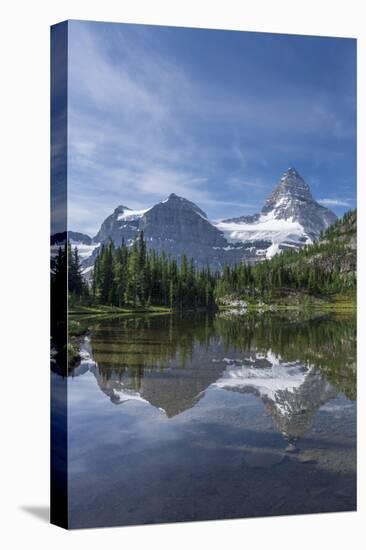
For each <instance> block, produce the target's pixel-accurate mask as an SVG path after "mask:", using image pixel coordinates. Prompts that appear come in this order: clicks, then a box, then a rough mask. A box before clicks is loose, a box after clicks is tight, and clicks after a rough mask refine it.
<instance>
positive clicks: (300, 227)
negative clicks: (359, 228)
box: [216, 168, 337, 258]
mask: <svg viewBox="0 0 366 550" xmlns="http://www.w3.org/2000/svg"><path fill="white" fill-rule="evenodd" d="M336 219H337V217H336V215H335V214H333V212H331V211H330V210H328V209H327V208H324V207H323V206H321V205H320V204H318V203H317V202H316V201H315V199H314V198H313V196H312V194H311V191H310V187H309V185H308V184H307V183H306V182H305V181H304V179H303V178H302V177H301V176H300V174H299V173H298V172H297V170H296V169H295V168H288V169H287V170H286V171H285V172H284V174H283V175H282V177H281V178H280V180H279V182H278V184H277V185H276V187H275V188H274V190H273V191H272V193H271V194H270V195H269V197H268V198H267V200H266V201H265V204H264V206H263V208H262V210H261V212H260V213H259V214H254V215H251V216H241V217H238V218H231V219H228V220H223V221H221V222H218V223H217V224H216V226H217V227H218V229H220V230H221V231H223V233H224V235H225V237H226V238H227V239H228V240H229V241H231V242H242V241H263V240H265V241H268V242H269V246H268V248H267V250H266V251H265V256H266V257H267V258H270V257H272V256H273V255H274V254H277V253H278V252H279V251H280V250H282V249H285V248H299V247H301V246H303V245H304V244H309V243H311V242H313V241H314V240H315V239H316V238H317V237H319V235H320V233H321V231H323V230H324V229H326V228H327V227H328V226H329V225H330V224H331V223H334V222H335V220H336Z"/></svg>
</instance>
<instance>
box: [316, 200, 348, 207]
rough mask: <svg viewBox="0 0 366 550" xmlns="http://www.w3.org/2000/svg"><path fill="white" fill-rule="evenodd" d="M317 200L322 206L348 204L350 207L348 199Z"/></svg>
mask: <svg viewBox="0 0 366 550" xmlns="http://www.w3.org/2000/svg"><path fill="white" fill-rule="evenodd" d="M318 202H319V203H320V204H322V205H323V206H348V207H351V202H350V200H349V199H319V200H318Z"/></svg>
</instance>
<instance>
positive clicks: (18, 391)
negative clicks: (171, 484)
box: [0, 0, 366, 550]
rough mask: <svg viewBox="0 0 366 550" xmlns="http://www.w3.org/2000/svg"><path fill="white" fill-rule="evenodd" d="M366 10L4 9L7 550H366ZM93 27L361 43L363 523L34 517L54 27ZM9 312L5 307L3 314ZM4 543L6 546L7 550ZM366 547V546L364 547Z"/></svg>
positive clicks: (290, 4) (347, 5) (40, 478)
mask: <svg viewBox="0 0 366 550" xmlns="http://www.w3.org/2000/svg"><path fill="white" fill-rule="evenodd" d="M362 4H364V2H362V1H359V2H357V1H356V0H348V1H347V2H346V1H342V2H339V1H338V0H333V1H327V0H317V1H313V0H302V1H300V0H297V1H296V0H292V1H284V0H274V1H270V0H269V1H267V2H265V1H263V0H256V1H255V2H254V1H253V0H251V1H245V0H242V1H240V2H234V1H230V0H225V2H213V1H209V0H207V1H202V0H201V1H198V0H195V1H188V0H185V1H183V0H171V1H170V2H169V1H162V0H161V1H160V0H153V1H150V2H149V1H148V0H146V1H139V0H134V1H132V0H130V1H128V2H123V1H120V2H117V1H115V2H113V1H109V0H99V1H97V0H88V1H84V2H83V1H82V0H80V1H79V0H73V1H68V0H52V1H51V2H44V1H39V0H33V1H26V0H24V1H17V0H13V1H12V2H10V1H8V2H7V3H6V4H5V2H3V3H2V8H1V11H2V14H1V15H2V17H1V32H0V39H1V42H2V44H1V48H0V55H1V58H2V59H1V65H0V77H1V84H0V90H1V101H0V106H1V118H0V124H1V138H2V145H1V164H0V166H1V172H0V173H1V182H0V185H1V187H0V191H1V195H0V197H1V198H0V209H1V213H0V220H1V233H0V235H1V241H0V242H1V271H0V278H1V286H0V288H1V302H0V314H1V316H0V320H1V324H2V327H1V332H0V334H1V340H0V341H1V347H0V359H1V360H0V369H1V371H0V372H1V374H0V388H1V389H0V396H1V397H0V404H1V409H2V410H1V417H0V418H1V432H0V438H1V439H0V441H1V444H0V449H1V451H0V460H1V468H0V472H1V478H2V479H1V485H0V498H1V507H2V510H1V515H0V522H1V529H0V539H1V542H2V547H3V548H5V549H9V548H10V549H12V548H22V547H23V546H24V547H26V548H28V547H30V548H33V547H37V548H39V549H43V548H49V547H51V546H52V548H55V549H58V548H64V547H65V545H67V547H68V548H71V549H72V548H80V545H88V547H89V548H91V549H93V548H100V547H104V548H107V547H110V546H111V545H114V547H125V548H131V547H132V545H133V547H134V548H135V547H139V546H143V545H146V546H148V547H149V548H159V549H164V548H169V549H171V548H174V549H180V548H187V546H188V545H191V547H192V548H196V547H198V546H199V545H201V546H203V545H205V546H206V545H207V546H208V547H209V548H212V549H214V548H222V547H223V546H225V547H227V548H229V547H230V548H235V547H245V546H247V547H253V546H254V547H255V548H262V547H263V548H268V547H270V548H272V549H273V548H274V549H275V548H296V549H297V548H299V549H302V548H306V549H309V548H314V549H318V548H319V549H320V548H325V547H329V548H331V549H332V550H333V549H338V548H342V549H344V548H346V547H349V548H352V549H354V548H357V549H358V548H360V547H361V544H362V543H364V541H362V539H361V536H362V534H363V535H364V537H363V538H365V523H366V515H365V493H366V483H365V467H364V463H365V441H364V439H365V438H364V437H363V434H365V433H366V418H365V406H364V404H363V401H364V399H365V391H364V390H365V383H364V382H365V376H364V375H363V373H362V370H363V369H365V365H364V360H363V357H364V352H365V345H364V342H363V340H365V338H366V331H365V323H364V311H366V310H365V298H364V296H363V294H365V290H366V289H365V284H364V282H365V275H366V269H365V253H364V251H365V246H364V244H363V243H362V241H363V240H364V238H365V224H366V222H365V221H363V220H362V217H364V218H365V181H366V180H365V152H366V145H365V100H366V82H365V72H366V30H365V29H366V26H365V24H364V21H365V18H366V15H364V14H363V13H362ZM64 19H92V20H104V21H121V22H135V23H156V24H170V25H178V26H195V27H199V26H204V27H212V28H226V29H241V30H253V31H268V32H286V33H296V34H320V35H332V36H348V37H356V38H358V61H359V68H358V71H359V72H358V84H359V89H358V98H359V106H358V124H359V126H358V128H359V136H358V151H359V166H358V169H359V170H358V199H359V202H358V208H359V273H360V275H359V281H360V284H359V317H360V318H359V335H361V337H360V338H359V359H358V369H359V414H358V422H359V468H358V471H359V511H358V512H357V513H344V514H326V515H314V516H298V517H291V518H286V517H282V518H271V519H251V520H234V521H221V522H220V521H218V522H208V523H193V524H192V523H191V524H179V525H158V526H150V527H129V528H114V529H95V530H84V531H74V532H66V531H63V530H61V529H59V528H57V527H54V526H50V525H49V524H48V523H47V521H46V520H45V519H44V520H42V519H40V518H39V517H37V516H35V515H34V514H31V513H29V511H28V512H27V511H26V510H25V508H27V507H33V508H34V507H40V508H41V509H43V510H44V509H45V507H46V506H47V505H48V498H49V458H48V456H49V365H48V327H49V324H48V306H49V300H48V254H49V248H48V243H49V26H50V25H51V24H53V23H56V22H59V21H62V20H64ZM4 303H5V307H4V305H3V304H4ZM362 336H363V338H362ZM3 539H4V540H3ZM361 541H362V542H361ZM362 546H363V544H362Z"/></svg>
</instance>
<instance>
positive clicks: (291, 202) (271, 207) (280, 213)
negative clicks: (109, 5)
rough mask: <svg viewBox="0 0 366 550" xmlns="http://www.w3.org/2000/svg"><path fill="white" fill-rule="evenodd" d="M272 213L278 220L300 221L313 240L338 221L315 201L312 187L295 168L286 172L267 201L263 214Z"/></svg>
mask: <svg viewBox="0 0 366 550" xmlns="http://www.w3.org/2000/svg"><path fill="white" fill-rule="evenodd" d="M271 211H273V212H274V214H275V217H276V219H282V220H286V219H289V218H293V219H294V220H296V221H298V222H299V223H300V224H301V225H302V226H303V227H304V230H305V232H306V233H307V234H308V235H310V236H311V237H313V238H317V237H319V235H320V233H321V232H322V231H324V230H325V229H327V227H329V225H331V224H332V223H334V222H335V221H336V219H337V216H336V215H335V214H334V213H333V212H332V211H331V210H329V209H328V208H325V207H324V206H321V205H320V204H319V203H317V202H316V201H315V200H314V198H313V196H312V194H311V191H310V187H309V186H308V184H307V183H305V181H304V180H303V178H302V177H301V176H300V174H299V173H298V172H297V171H296V170H295V169H294V168H289V169H288V170H286V172H285V173H284V174H283V176H282V178H281V179H280V181H279V183H278V185H277V186H276V187H275V189H274V190H273V192H272V193H271V195H270V196H269V197H268V199H267V200H266V203H265V205H264V206H263V208H262V214H268V213H269V212H271Z"/></svg>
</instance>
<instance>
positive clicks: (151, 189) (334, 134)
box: [68, 21, 356, 235]
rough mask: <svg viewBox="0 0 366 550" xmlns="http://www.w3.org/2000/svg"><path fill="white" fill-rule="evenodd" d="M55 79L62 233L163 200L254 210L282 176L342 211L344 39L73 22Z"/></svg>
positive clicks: (348, 92)
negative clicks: (61, 119)
mask: <svg viewBox="0 0 366 550" xmlns="http://www.w3.org/2000/svg"><path fill="white" fill-rule="evenodd" d="M68 69H69V73H68V78H69V80H68V87H69V88H68V89H69V98H68V124H69V126H68V162H69V164H68V182H69V196H68V197H69V198H68V201H69V202H68V218H69V228H70V229H73V230H75V231H83V232H86V233H88V234H91V235H93V234H95V233H96V232H97V230H98V228H99V226H100V223H101V222H102V221H103V220H104V218H105V217H106V216H107V215H109V214H110V213H111V212H112V211H113V210H114V208H116V207H117V206H118V205H119V204H124V205H126V206H129V207H130V208H138V209H140V208H144V207H146V208H147V207H149V206H152V205H153V204H155V203H156V202H159V201H160V200H164V199H165V198H166V197H167V196H168V195H169V194H170V193H172V192H174V193H176V194H178V195H181V196H184V197H186V198H188V199H190V200H192V201H194V202H196V203H197V204H198V205H199V206H200V207H201V208H202V209H203V210H204V211H205V212H207V214H208V216H209V218H211V219H218V218H224V217H232V216H237V215H242V214H246V213H254V212H257V211H258V210H259V209H260V208H261V207H262V205H263V202H264V200H265V198H266V197H267V195H268V194H269V193H270V192H271V190H272V189H273V187H274V186H275V184H276V183H277V181H278V180H279V178H280V177H281V174H282V173H283V172H284V170H285V169H286V168H288V167H289V166H293V167H295V168H296V169H297V170H298V171H299V172H300V174H301V175H302V176H303V177H304V179H305V180H306V181H307V182H308V183H309V185H310V187H311V190H312V192H313V195H314V197H315V198H316V199H317V200H319V201H320V202H321V203H322V204H324V205H325V206H328V207H329V208H331V209H332V210H333V211H334V212H335V213H336V214H338V215H339V214H342V213H343V212H344V211H346V210H348V209H349V208H351V207H354V206H355V200H356V159H355V155H356V152H355V151H356V141H355V139H356V138H355V125H356V88H355V78H356V42H355V40H351V39H341V38H322V37H304V36H292V35H279V34H264V33H252V32H250V33H249V32H248V33H246V32H236V31H216V30H203V29H183V28H174V27H157V26H146V25H129V24H113V23H92V22H82V21H72V22H70V23H69V67H68Z"/></svg>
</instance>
